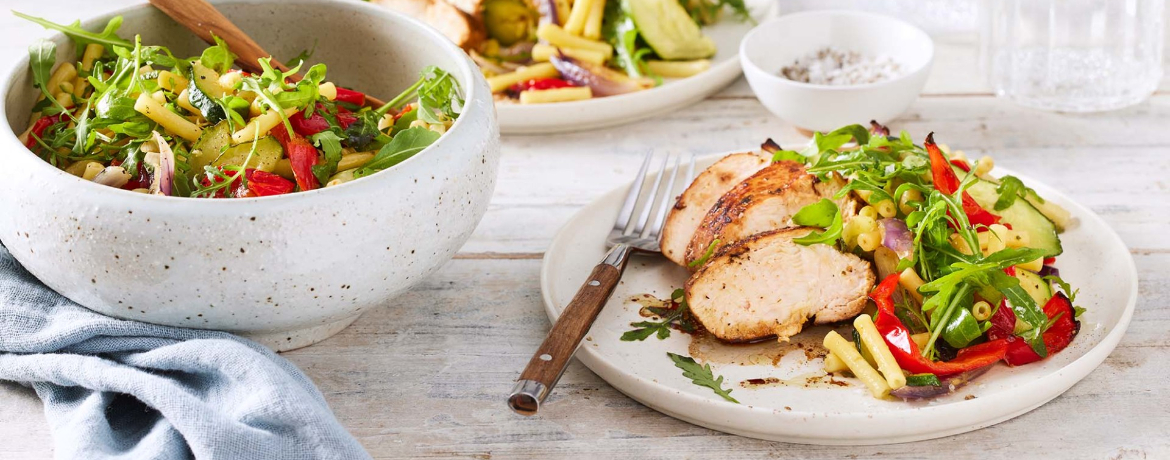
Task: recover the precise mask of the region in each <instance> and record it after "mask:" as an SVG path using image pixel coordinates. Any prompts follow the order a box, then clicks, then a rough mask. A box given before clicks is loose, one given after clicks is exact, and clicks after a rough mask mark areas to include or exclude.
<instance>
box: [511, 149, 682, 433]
mask: <svg viewBox="0 0 1170 460" xmlns="http://www.w3.org/2000/svg"><path fill="white" fill-rule="evenodd" d="M653 157H654V152H653V151H651V152H650V153H647V154H646V159H645V160H643V161H642V167H641V168H640V169H639V170H638V177H637V178H635V179H634V183H633V184H630V190H629V192H628V193H627V194H626V199H625V201H624V202H623V203H622V207H621V210H620V211H619V212H618V215H617V220H616V221H615V222H614V224H613V229H612V230H610V232H609V236H608V237H607V238H606V239H605V244H606V246H607V247H609V248H610V250H609V253H608V254H606V256H605V259H604V260H602V261H601V263H600V264H598V265H597V266H596V267H593V272H592V273H591V274H590V275H589V278H588V281H586V282H585V284H582V285H581V288H580V289H578V290H577V294H576V295H575V296H573V300H571V301H569V305H567V306H566V307H565V309H564V310H563V311H562V312H561V316H560V317H559V318H557V321H556V323H555V324H553V327H552V329H551V330H549V331H548V336H546V337H545V338H544V342H543V343H541V344H540V348H537V350H536V353H534V354H533V355H532V359H531V360H530V361H528V366H526V367H525V368H524V371H523V372H521V373H520V378H519V379H518V380H517V381H516V385H515V386H514V387H513V388H512V393H511V394H510V395H508V407H511V408H512V410H513V411H515V412H516V413H518V414H520V415H535V414H536V411H537V410H539V409H540V404H541V403H543V402H544V399H545V398H546V397H548V394H549V392H551V391H552V389H553V386H555V385H556V384H557V380H560V378H561V374H563V373H564V372H565V368H566V367H567V366H568V365H569V359H570V358H572V357H573V353H574V352H576V351H577V347H578V346H580V345H581V339H583V338H584V337H585V334H587V333H588V332H589V327H590V326H592V325H593V321H594V320H596V319H597V315H598V314H599V313H601V309H602V308H603V307H604V306H605V304H606V302H607V301H608V300H609V297H610V295H612V294H613V290H614V288H615V287H617V284H618V281H620V280H621V277H622V273H623V272H624V271H625V269H626V262H627V261H628V260H629V257H630V256H631V255H633V254H644V255H662V249H661V248H660V246H659V242H658V240H659V235H661V233H662V226H663V225H664V222H665V221H666V214H667V211H669V209H670V206H671V204H672V202H673V201H674V196H673V195H672V194H671V192H672V191H673V190H674V181H675V178H676V177H677V176H678V173H679V163H680V160H681V158H682V156H681V155H679V156H676V157H675V159H674V169H673V170H672V171H671V173H670V178H669V180H668V181H667V183H666V187H665V188H660V186H661V185H662V178H663V176H665V175H666V165H667V163H668V162H669V160H670V157H671V155H670V154H667V155H666V156H664V157H663V158H662V165H661V166H660V167H659V171H658V176H657V177H655V178H654V185H653V186H652V187H650V189H649V190H647V193H646V195H647V196H643V193H642V186H643V182H645V181H646V171H647V169H648V168H649V166H650V162H651V159H652V158H653ZM694 175H695V157H694V155H691V160H690V165H689V166H688V167H687V171H686V178H685V179H684V181H683V185H684V187H685V186H686V185H688V184H690V182H691V179H692V178H693V177H694ZM639 204H640V205H639ZM639 208H640V209H641V212H640V213H639V215H638V218H637V219H636V220H635V219H634V211H635V210H638V209H639ZM654 209H657V214H656V215H655V217H654V221H653V222H651V221H650V215H651V213H652V211H653V210H654Z"/></svg>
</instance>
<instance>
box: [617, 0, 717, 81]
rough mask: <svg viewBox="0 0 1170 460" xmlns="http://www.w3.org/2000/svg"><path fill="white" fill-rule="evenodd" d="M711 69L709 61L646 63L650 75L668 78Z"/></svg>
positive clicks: (652, 61)
mask: <svg viewBox="0 0 1170 460" xmlns="http://www.w3.org/2000/svg"><path fill="white" fill-rule="evenodd" d="M615 1H616V0H615ZM710 68H711V61H710V60H707V59H696V60H693V61H659V60H657V59H651V60H649V61H646V69H647V70H649V71H650V73H652V74H654V75H657V76H659V77H666V78H686V77H690V76H692V75H696V74H699V73H702V72H706V71H707V69H710Z"/></svg>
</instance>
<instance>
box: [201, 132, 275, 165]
mask: <svg viewBox="0 0 1170 460" xmlns="http://www.w3.org/2000/svg"><path fill="white" fill-rule="evenodd" d="M251 150H252V143H251V142H245V143H243V144H239V145H235V146H232V147H230V148H228V149H227V150H225V151H224V152H223V154H222V155H220V156H219V158H216V159H215V162H214V163H213V164H214V165H215V166H228V165H241V164H243V163H244V160H246V159H247V158H248V152H249V151H251ZM282 156H284V149H282V148H281V147H280V142H277V141H276V139H273V138H272V136H268V137H264V138H261V139H260V140H258V141H256V153H253V154H252V159H251V160H249V161H248V165H247V166H246V167H247V168H253V169H259V170H261V171H264V172H272V170H273V169H275V168H276V162H278V161H280V158H281V157H282Z"/></svg>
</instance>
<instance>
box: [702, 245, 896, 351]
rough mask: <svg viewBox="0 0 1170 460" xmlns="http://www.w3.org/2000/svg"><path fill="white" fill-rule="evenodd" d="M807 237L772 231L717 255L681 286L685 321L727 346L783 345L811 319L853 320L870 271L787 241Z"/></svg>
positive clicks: (841, 256)
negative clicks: (688, 316)
mask: <svg viewBox="0 0 1170 460" xmlns="http://www.w3.org/2000/svg"><path fill="white" fill-rule="evenodd" d="M811 230H813V229H810V228H808V227H794V228H787V229H782V230H774V231H771V232H767V233H761V234H757V235H754V236H752V237H749V238H748V239H746V240H742V241H740V242H738V243H736V244H733V245H731V246H725V247H723V249H721V250H720V251H719V252H718V253H717V254H716V255H715V256H713V257H712V258H711V260H710V261H709V262H707V264H706V265H704V266H703V268H701V269H699V271H698V272H696V273H695V274H694V275H692V276H691V278H690V279H689V280H687V284H686V298H687V303H688V304H689V305H690V310H691V313H693V314H694V315H695V318H696V319H698V320H699V322H700V323H702V324H703V327H705V328H706V329H707V330H708V331H710V332H711V333H712V334H714V335H715V337H718V338H719V339H721V340H724V341H729V342H747V341H754V340H760V339H764V338H768V337H773V336H774V337H776V338H777V339H778V340H786V339H787V338H788V337H791V336H792V335H794V334H796V333H798V332H800V330H801V328H803V327H804V324H805V322H807V321H808V320H809V319H810V318H812V319H814V322H815V323H816V324H824V323H831V322H835V321H841V320H845V319H848V318H851V317H854V316H856V315H857V314H858V313H860V312H861V310H862V308H864V307H865V298H866V294H868V293H869V291H870V289H872V288H873V284H874V280H875V277H874V274H873V270H872V269H871V268H870V263H869V262H867V261H865V260H862V259H861V258H860V257H857V256H856V255H853V254H847V253H843V252H841V251H838V250H837V249H836V248H834V247H832V246H828V245H824V244H813V245H810V246H803V245H800V244H796V243H794V242H793V241H792V240H793V239H794V238H798V237H801V236H804V235H807V234H808V233H809V231H811Z"/></svg>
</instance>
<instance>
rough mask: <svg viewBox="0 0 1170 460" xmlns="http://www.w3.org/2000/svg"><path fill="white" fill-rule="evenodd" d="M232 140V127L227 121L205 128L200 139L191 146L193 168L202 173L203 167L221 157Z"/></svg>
mask: <svg viewBox="0 0 1170 460" xmlns="http://www.w3.org/2000/svg"><path fill="white" fill-rule="evenodd" d="M231 140H232V132H231V127H229V126H228V124H227V122H226V121H221V122H219V123H216V125H215V126H212V127H210V128H206V129H204V130H203V135H201V136H199V140H198V141H196V142H195V145H194V146H192V147H191V168H192V169H193V170H195V171H196V174H202V171H203V167H204V166H207V165H209V164H211V162H212V161H214V160H215V159H216V158H219V155H220V154H221V153H223V149H224V148H226V147H227V146H228V144H229V143H231Z"/></svg>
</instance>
